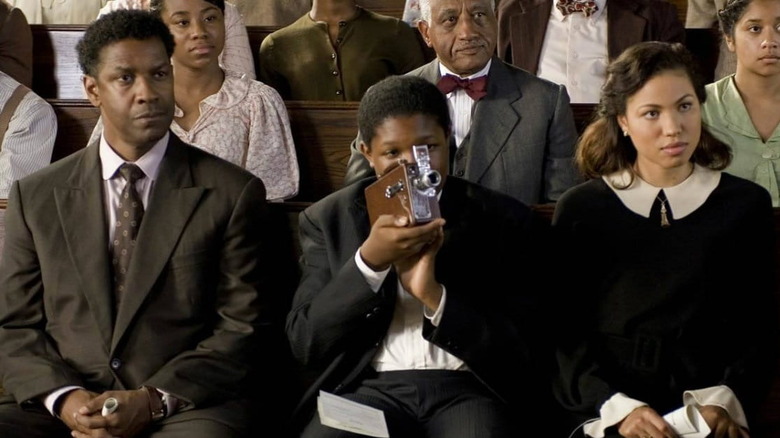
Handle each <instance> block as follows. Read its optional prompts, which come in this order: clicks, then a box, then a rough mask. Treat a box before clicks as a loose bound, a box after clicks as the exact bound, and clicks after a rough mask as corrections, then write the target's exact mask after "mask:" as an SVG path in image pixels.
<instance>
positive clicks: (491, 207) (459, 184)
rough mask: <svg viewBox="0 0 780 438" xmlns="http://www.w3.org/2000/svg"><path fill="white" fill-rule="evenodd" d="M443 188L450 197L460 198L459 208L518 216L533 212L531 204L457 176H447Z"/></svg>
mask: <svg viewBox="0 0 780 438" xmlns="http://www.w3.org/2000/svg"><path fill="white" fill-rule="evenodd" d="M443 190H444V193H445V195H446V196H447V197H448V198H450V199H458V198H460V199H459V200H458V203H459V205H458V208H463V209H469V210H475V211H483V212H487V211H496V212H503V214H506V213H509V214H510V215H512V216H518V217H521V216H525V215H528V214H531V212H532V209H531V207H530V206H529V205H526V204H525V203H523V202H522V201H520V200H519V199H517V198H514V197H512V196H510V195H508V194H506V193H503V192H500V191H498V190H494V189H491V188H488V187H485V186H483V185H481V184H477V183H474V182H471V181H468V180H465V179H463V178H458V177H456V176H447V180H446V183H445V185H444V189H443ZM448 192H449V193H448ZM445 195H442V196H445Z"/></svg>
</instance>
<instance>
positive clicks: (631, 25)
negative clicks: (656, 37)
mask: <svg viewBox="0 0 780 438" xmlns="http://www.w3.org/2000/svg"><path fill="white" fill-rule="evenodd" d="M607 7H608V13H607V53H608V54H609V59H610V60H612V59H615V58H617V57H618V55H620V54H621V53H622V52H623V50H625V49H627V48H628V47H629V46H630V45H631V44H633V43H635V42H637V41H642V39H643V38H642V36H643V35H644V33H645V27H646V26H647V20H646V19H644V18H643V17H641V16H639V15H638V13H637V10H638V8H639V7H640V5H638V4H636V3H635V2H634V1H633V0H630V1H628V2H626V1H620V0H611V1H610V2H609V6H607Z"/></svg>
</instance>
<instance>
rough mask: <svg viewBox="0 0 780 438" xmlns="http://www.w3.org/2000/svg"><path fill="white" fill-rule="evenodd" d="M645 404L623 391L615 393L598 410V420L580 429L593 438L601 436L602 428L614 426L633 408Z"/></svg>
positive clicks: (602, 434)
mask: <svg viewBox="0 0 780 438" xmlns="http://www.w3.org/2000/svg"><path fill="white" fill-rule="evenodd" d="M642 406H647V403H645V402H641V401H639V400H634V399H632V398H630V397H628V396H627V395H625V394H623V393H620V392H618V393H615V394H614V395H613V396H612V397H610V398H609V400H607V401H606V402H604V404H603V405H601V409H600V410H599V415H600V416H601V417H600V418H599V419H598V420H596V421H593V422H591V423H587V424H585V425H584V426H583V427H582V430H583V431H584V432H585V433H586V434H587V435H589V436H592V437H593V438H603V437H604V430H605V429H607V428H608V427H610V426H614V425H616V424H618V423H620V422H621V421H623V419H624V418H626V417H627V416H628V414H630V413H631V412H632V411H633V410H634V409H636V408H639V407H642Z"/></svg>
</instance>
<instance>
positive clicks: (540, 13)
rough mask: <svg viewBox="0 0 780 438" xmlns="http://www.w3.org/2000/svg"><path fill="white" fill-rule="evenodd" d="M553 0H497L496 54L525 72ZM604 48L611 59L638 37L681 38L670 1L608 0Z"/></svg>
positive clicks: (535, 62) (532, 64) (532, 63)
mask: <svg viewBox="0 0 780 438" xmlns="http://www.w3.org/2000/svg"><path fill="white" fill-rule="evenodd" d="M553 1H554V0H498V3H497V5H498V6H496V13H497V15H498V48H497V50H498V56H499V57H500V58H501V59H503V60H504V61H506V62H509V63H511V64H514V65H515V66H517V67H520V68H522V69H523V70H526V71H528V72H531V73H533V74H536V72H537V71H538V70H539V57H540V56H541V53H542V44H543V43H544V36H545V33H546V32H547V22H548V21H549V19H550V11H551V10H552V4H553ZM607 5H608V6H607V11H608V12H607V46H608V47H607V51H608V52H609V59H610V60H612V59H615V58H616V57H617V56H618V55H620V53H622V52H623V50H625V49H626V48H628V47H629V46H632V45H634V44H636V43H638V42H642V41H667V42H684V41H685V28H684V27H683V24H682V23H681V22H680V19H679V18H678V17H677V10H676V9H675V6H674V5H673V4H671V3H667V2H665V1H662V0H608V1H607Z"/></svg>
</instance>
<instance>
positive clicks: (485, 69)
mask: <svg viewBox="0 0 780 438" xmlns="http://www.w3.org/2000/svg"><path fill="white" fill-rule="evenodd" d="M492 63H493V59H489V60H488V62H487V64H485V66H484V67H482V70H480V71H478V72H476V73H474V74H471V75H469V76H466V77H463V76H460V75H459V74H457V73H453V72H452V70H450V69H448V68H447V67H445V66H444V64H442V63H441V62H439V74H440V75H441V77H444V75H453V76H457V77H459V78H461V79H475V78H481V77H482V76H486V75H487V74H488V71H490V64H492Z"/></svg>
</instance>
